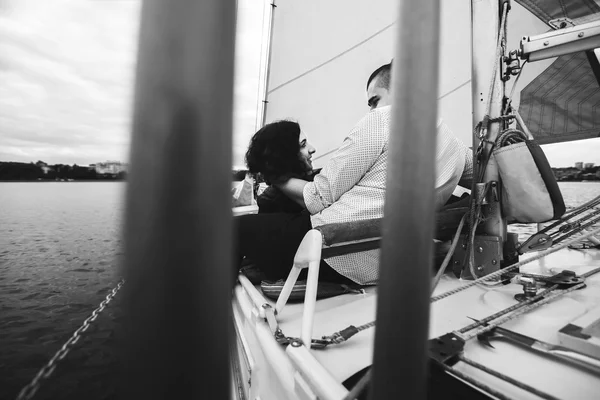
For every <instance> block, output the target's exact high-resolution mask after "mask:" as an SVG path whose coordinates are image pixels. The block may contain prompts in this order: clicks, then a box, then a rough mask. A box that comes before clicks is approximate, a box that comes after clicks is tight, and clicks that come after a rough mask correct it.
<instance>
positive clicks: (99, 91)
mask: <svg viewBox="0 0 600 400" xmlns="http://www.w3.org/2000/svg"><path fill="white" fill-rule="evenodd" d="M238 3H239V14H238V26H237V38H236V39H237V40H236V81H235V88H234V91H235V106H234V131H235V132H236V134H235V135H234V148H233V152H234V157H233V158H234V164H240V165H241V164H243V153H244V152H245V148H246V146H247V144H248V140H249V137H250V135H252V133H254V131H255V123H256V105H257V102H256V99H257V96H258V88H259V86H258V85H259V79H258V72H259V66H260V61H261V60H260V55H261V38H262V34H263V32H262V24H263V12H264V10H263V7H262V4H263V2H262V1H257V0H254V1H253V0H238ZM140 6H141V2H140V0H0V161H18V162H36V161H38V160H42V161H45V162H46V163H49V164H58V163H62V164H78V165H88V164H93V163H97V162H102V161H107V160H119V161H125V162H126V161H127V159H128V156H129V142H130V133H131V130H130V128H131V113H132V101H133V79H134V69H135V57H136V49H137V40H138V28H139V12H140Z"/></svg>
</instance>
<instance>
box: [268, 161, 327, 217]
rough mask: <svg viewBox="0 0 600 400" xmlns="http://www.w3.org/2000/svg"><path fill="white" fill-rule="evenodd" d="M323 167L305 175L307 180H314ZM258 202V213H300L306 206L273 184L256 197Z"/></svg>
mask: <svg viewBox="0 0 600 400" xmlns="http://www.w3.org/2000/svg"><path fill="white" fill-rule="evenodd" d="M320 170H321V169H320V168H319V169H317V170H314V171H313V173H312V174H310V175H308V176H305V177H303V179H305V180H307V181H312V180H313V179H314V176H315V175H316V174H317V173H318V172H319V171H320ZM256 202H257V203H258V213H259V214H261V213H276V212H284V213H299V212H300V211H302V210H303V209H304V208H302V206H301V205H300V204H298V203H296V202H295V201H294V200H292V199H290V198H289V197H287V196H286V195H285V194H283V192H282V191H281V190H279V189H277V188H276V187H275V186H273V185H271V186H269V187H267V188H266V189H265V190H264V191H263V192H262V193H261V194H260V196H258V197H257V198H256Z"/></svg>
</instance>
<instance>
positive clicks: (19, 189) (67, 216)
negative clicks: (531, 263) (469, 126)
mask: <svg viewBox="0 0 600 400" xmlns="http://www.w3.org/2000/svg"><path fill="white" fill-rule="evenodd" d="M125 185H126V183H125V182H50V183H45V182H44V183H0V399H5V398H6V399H11V398H14V397H15V396H16V395H17V393H18V391H19V390H20V389H21V387H22V386H23V385H25V384H27V383H28V382H29V381H30V380H31V379H32V378H33V376H35V374H36V373H37V371H38V370H39V368H40V367H41V366H43V365H44V364H45V363H46V362H47V361H48V360H49V359H50V358H51V357H52V356H53V355H54V353H55V352H56V351H57V350H58V349H60V347H61V346H62V345H63V343H64V342H65V341H67V339H68V338H69V337H70V336H71V335H72V333H73V331H75V330H76V329H77V328H78V327H79V326H80V325H81V323H82V322H83V320H84V319H86V318H87V317H88V316H89V315H90V313H91V312H92V310H93V309H94V308H96V307H97V306H98V304H99V303H100V302H101V301H102V300H103V299H104V297H105V296H106V294H107V293H109V292H110V290H111V289H112V288H113V287H114V286H115V285H116V283H117V282H118V281H119V271H118V263H119V259H120V256H121V255H122V249H121V240H120V236H119V235H120V227H121V222H122V212H123V207H124V203H123V200H124V198H123V196H124V189H125ZM560 187H561V190H562V192H563V196H564V198H565V202H566V203H567V205H568V206H570V207H573V206H577V205H580V204H582V203H584V202H586V201H588V200H590V199H592V198H593V197H595V196H597V195H598V194H600V182H562V183H560ZM510 230H512V231H517V232H519V233H520V239H521V240H524V238H526V237H527V236H528V234H530V233H533V232H534V231H535V225H512V226H511V227H510ZM120 317H121V308H120V305H119V296H117V297H116V298H115V301H114V302H113V303H111V305H110V306H109V307H108V308H107V309H106V310H105V311H104V312H103V313H102V314H101V316H100V317H99V318H98V319H97V320H96V322H95V323H94V324H93V326H92V328H90V330H89V331H88V332H86V334H85V335H84V336H83V339H82V340H81V341H80V342H79V343H77V345H76V346H75V347H74V349H73V350H72V351H71V353H70V354H69V355H68V356H67V357H66V358H65V359H64V361H63V362H61V363H60V364H59V367H58V368H57V370H56V372H55V373H54V374H53V376H52V377H51V379H50V380H49V381H48V382H45V383H44V385H43V386H42V387H41V389H40V391H39V392H38V394H37V395H36V397H35V398H36V399H109V398H113V397H114V394H115V386H116V374H115V368H116V364H117V363H116V357H115V351H114V344H115V338H114V335H115V328H116V327H117V326H118V322H119V319H120Z"/></svg>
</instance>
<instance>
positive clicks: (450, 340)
mask: <svg viewBox="0 0 600 400" xmlns="http://www.w3.org/2000/svg"><path fill="white" fill-rule="evenodd" d="M464 348H465V341H464V340H463V338H461V337H460V336H459V335H457V334H456V333H452V332H451V333H447V334H445V335H443V336H440V337H438V338H435V339H430V340H429V358H430V359H432V360H434V361H437V362H439V363H441V364H445V365H450V366H451V365H454V364H456V362H457V361H458V356H459V355H460V354H461V353H462V351H463V350H464Z"/></svg>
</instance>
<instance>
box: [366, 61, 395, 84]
mask: <svg viewBox="0 0 600 400" xmlns="http://www.w3.org/2000/svg"><path fill="white" fill-rule="evenodd" d="M391 74H392V62H391V61H390V63H389V64H384V65H382V66H381V67H379V68H377V69H376V70H375V71H373V73H372V74H371V76H369V79H368V80H367V89H368V88H369V85H370V84H371V81H372V80H373V79H375V78H377V77H379V79H378V80H377V86H378V87H381V88H384V89H387V90H389V89H390V79H391Z"/></svg>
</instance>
